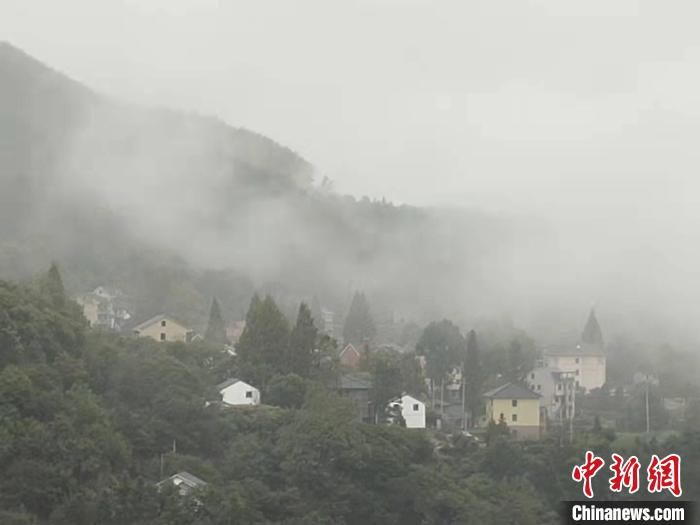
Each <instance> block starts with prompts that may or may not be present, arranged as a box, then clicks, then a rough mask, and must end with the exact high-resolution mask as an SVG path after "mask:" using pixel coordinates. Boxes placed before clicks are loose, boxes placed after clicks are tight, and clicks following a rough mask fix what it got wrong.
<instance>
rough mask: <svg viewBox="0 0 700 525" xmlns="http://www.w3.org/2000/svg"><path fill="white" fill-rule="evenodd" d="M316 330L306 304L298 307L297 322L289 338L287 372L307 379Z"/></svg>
mask: <svg viewBox="0 0 700 525" xmlns="http://www.w3.org/2000/svg"><path fill="white" fill-rule="evenodd" d="M317 336H318V329H317V328H316V327H315V326H314V320H313V318H312V317H311V310H309V307H308V306H307V305H306V303H301V304H300V305H299V313H298V314H297V322H296V325H294V329H293V330H292V334H291V336H290V337H289V349H288V352H287V371H288V372H292V373H295V374H298V375H300V376H301V377H308V376H309V374H310V372H311V366H312V364H313V357H314V350H315V347H316V338H317Z"/></svg>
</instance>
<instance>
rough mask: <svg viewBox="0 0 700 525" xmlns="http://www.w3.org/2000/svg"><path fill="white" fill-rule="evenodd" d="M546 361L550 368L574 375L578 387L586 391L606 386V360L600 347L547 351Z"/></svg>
mask: <svg viewBox="0 0 700 525" xmlns="http://www.w3.org/2000/svg"><path fill="white" fill-rule="evenodd" d="M544 360H545V363H546V366H548V367H550V368H553V369H556V370H561V371H563V372H571V373H573V375H574V379H575V382H576V386H580V387H581V388H583V389H584V390H586V391H589V390H592V389H594V388H600V387H602V386H603V385H604V384H605V381H606V377H605V375H606V374H605V369H606V359H605V354H604V353H603V350H602V348H601V347H600V346H598V345H590V344H578V345H576V346H575V347H574V348H571V349H558V350H553V351H552V350H545V352H544Z"/></svg>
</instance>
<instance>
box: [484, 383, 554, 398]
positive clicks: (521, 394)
mask: <svg viewBox="0 0 700 525" xmlns="http://www.w3.org/2000/svg"><path fill="white" fill-rule="evenodd" d="M483 396H484V397H487V398H489V399H539V398H540V397H541V396H540V395H539V394H537V393H535V392H533V391H532V390H530V389H529V388H527V387H524V386H522V385H518V384H517V383H506V384H505V385H501V386H499V387H497V388H494V389H493V390H489V391H488V392H485V393H484V394H483Z"/></svg>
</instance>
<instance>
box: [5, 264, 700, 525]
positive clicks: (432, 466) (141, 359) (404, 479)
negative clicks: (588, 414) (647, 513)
mask: <svg viewBox="0 0 700 525" xmlns="http://www.w3.org/2000/svg"><path fill="white" fill-rule="evenodd" d="M256 312H258V314H259V315H260V317H261V318H270V317H272V318H275V319H276V321H275V323H277V326H279V327H283V329H284V330H287V332H286V333H287V334H288V335H289V337H288V339H287V340H288V341H289V346H288V347H286V348H284V349H279V350H276V349H275V348H273V346H272V345H267V346H265V342H264V341H259V340H257V341H252V340H250V338H252V337H254V336H255V331H253V332H251V335H250V336H247V337H248V339H249V340H248V341H246V339H245V338H243V339H242V342H241V343H242V346H241V352H240V354H241V355H239V356H237V357H234V356H231V355H230V354H229V353H227V352H223V351H222V350H221V345H219V344H214V343H212V342H206V341H204V342H202V343H198V344H194V345H184V344H181V343H165V344H163V343H157V342H155V341H152V340H150V339H147V338H133V337H123V336H119V335H116V334H107V333H97V332H90V331H88V330H87V329H86V325H85V321H84V319H83V318H82V315H81V313H80V311H79V308H78V307H77V305H76V304H75V303H73V302H72V301H70V300H69V299H68V298H67V297H66V296H65V292H64V290H63V286H62V282H61V277H60V275H59V273H58V271H57V270H56V268H55V267H53V268H52V270H51V271H50V272H49V273H48V274H46V275H44V276H41V277H40V278H37V279H34V281H33V282H32V283H28V284H15V283H10V282H0V349H2V351H1V352H0V422H1V424H0V467H1V468H2V471H3V472H4V476H3V477H2V480H1V481H0V483H1V486H0V509H2V510H0V521H2V523H6V524H8V525H9V524H12V525H15V524H16V525H19V524H31V523H51V524H66V525H68V524H70V525H83V524H85V525H88V524H90V525H93V524H94V525H97V524H100V525H110V524H115V525H116V524H122V525H127V524H128V525H135V524H143V525H146V524H168V525H172V524H183V525H184V524H207V525H209V524H234V523H251V524H252V523H261V524H263V523H268V524H273V523H279V524H282V523H284V524H302V523H303V524H324V523H327V524H331V523H333V524H337V523H346V524H349V525H351V524H364V523H386V524H392V523H395V524H402V525H406V524H409V525H410V524H436V525H437V524H450V523H454V524H457V523H459V524H467V523H475V524H477V523H478V524H489V523H494V524H501V523H519V524H542V523H556V522H557V514H556V513H557V510H558V502H559V501H561V500H563V499H575V498H579V497H580V489H579V487H578V486H576V485H575V484H574V483H572V481H571V478H570V474H569V473H570V472H571V467H572V465H573V464H575V463H577V462H579V461H580V460H581V458H582V451H583V450H585V449H588V448H591V449H593V450H596V451H597V452H599V453H601V454H606V453H607V454H609V453H610V451H611V446H612V442H613V440H614V439H615V435H614V432H612V431H610V430H606V429H604V428H600V426H599V425H598V426H596V425H594V426H593V427H591V428H589V429H588V430H586V431H584V432H581V433H580V434H578V437H577V441H576V442H574V443H573V444H569V443H566V442H565V441H561V440H557V439H556V437H553V438H552V439H551V440H545V441H543V442H537V443H529V444H528V443H519V442H514V441H512V440H511V438H510V437H509V433H508V431H507V429H502V428H500V425H493V426H492V427H489V429H488V431H487V433H486V437H485V440H484V441H482V442H480V443H479V442H476V441H474V440H473V439H471V438H469V437H468V436H465V435H462V434H461V433H454V434H447V433H444V432H436V431H428V430H415V429H406V428H402V427H401V426H400V425H383V424H379V425H370V424H364V423H359V422H357V421H356V419H355V418H354V416H353V411H352V408H351V406H350V405H349V404H348V401H347V400H346V399H344V398H341V397H338V396H337V395H336V394H334V392H333V390H332V389H329V388H328V384H329V383H328V381H327V380H326V379H327V377H325V376H326V374H328V373H333V372H332V369H331V370H321V369H319V368H318V366H317V365H318V363H317V362H316V361H315V360H314V358H313V357H311V358H309V359H307V358H306V357H308V356H309V354H305V352H304V351H303V349H304V348H308V341H310V340H311V338H314V337H316V336H317V335H318V334H317V333H316V332H315V330H314V326H313V319H312V318H311V316H310V315H309V312H308V309H307V308H305V307H302V308H300V311H299V315H298V319H297V322H296V324H294V325H291V324H289V323H288V322H287V321H286V319H284V318H283V316H280V314H279V311H278V310H277V311H276V307H275V306H274V303H272V302H271V300H270V299H269V298H265V299H260V298H254V299H253V302H252V303H251V312H249V315H250V316H255V315H258V314H256ZM216 319H217V315H216V313H215V315H213V320H214V324H216V322H217V321H216ZM268 332H269V331H267V330H265V331H261V332H259V333H268ZM210 336H211V337H215V326H213V327H212V331H211V332H210ZM305 340H306V341H307V343H304V341H305ZM247 344H251V345H256V346H260V345H262V346H265V348H267V349H268V350H267V351H269V352H270V353H271V354H272V353H274V352H275V351H280V352H282V353H283V355H285V356H287V357H288V358H287V359H284V360H277V361H276V362H275V363H274V367H275V368H274V369H270V368H268V367H267V366H266V362H260V364H261V365H262V368H254V369H253V370H250V369H249V370H246V369H245V368H246V363H252V364H253V366H255V363H256V361H255V360H254V359H253V360H251V358H250V357H249V356H246V349H245V346H246V345H247ZM281 355H282V354H281ZM321 361H322V360H321ZM268 363H269V362H268ZM370 368H373V367H370ZM374 369H375V370H380V367H379V368H377V367H374ZM374 373H377V372H374ZM231 374H243V375H246V374H247V376H248V377H250V376H251V374H267V376H266V377H265V378H261V380H263V381H267V386H266V387H265V389H264V391H263V403H264V404H263V405H261V406H259V407H251V408H238V409H223V408H222V407H220V406H219V405H218V404H217V403H216V402H215V400H216V398H217V395H218V392H217V390H216V388H215V386H214V385H216V384H217V383H218V382H219V381H220V380H221V379H222V378H226V377H230V375H231ZM268 377H269V378H270V380H269V381H268V380H267V378H268ZM377 395H380V394H379V393H377ZM689 421H692V422H693V423H692V424H689V425H688V426H687V428H686V429H685V430H684V431H682V432H679V433H678V434H675V435H673V436H672V437H669V438H668V441H667V442H656V441H652V442H645V441H640V440H639V439H637V440H636V441H635V442H633V443H628V444H627V445H625V446H622V447H620V446H619V444H618V445H617V446H616V447H615V449H614V450H616V451H618V452H620V453H632V452H634V453H637V454H638V455H639V457H640V460H642V461H643V458H646V457H648V456H649V454H651V453H652V452H654V453H657V454H660V453H662V452H663V451H666V450H668V451H673V452H677V453H680V454H681V455H682V457H683V461H684V473H683V482H684V490H685V493H686V494H691V495H692V494H697V493H698V491H699V490H700V470H698V466H700V457H698V453H699V452H700V442H699V441H698V439H699V436H700V428H697V421H700V418H689ZM693 425H695V426H694V427H693ZM183 470H184V471H187V472H190V473H192V474H194V475H195V476H197V477H199V478H201V479H202V480H205V481H206V483H207V485H206V487H204V488H203V489H200V490H197V491H196V492H194V493H192V494H190V495H188V496H181V495H180V494H178V493H177V492H176V491H174V490H168V489H167V487H162V486H161V487H160V488H159V487H157V486H156V483H157V482H158V481H159V480H162V479H164V478H166V477H167V476H169V475H171V474H173V473H176V472H179V471H183ZM595 482H596V483H598V482H600V483H606V481H605V480H603V479H596V480H595ZM601 486H602V485H601ZM599 491H600V493H601V495H603V497H610V493H608V492H606V491H604V490H602V489H599ZM646 497H647V498H648V497H649V496H648V495H646ZM504 501H508V505H503V502H504Z"/></svg>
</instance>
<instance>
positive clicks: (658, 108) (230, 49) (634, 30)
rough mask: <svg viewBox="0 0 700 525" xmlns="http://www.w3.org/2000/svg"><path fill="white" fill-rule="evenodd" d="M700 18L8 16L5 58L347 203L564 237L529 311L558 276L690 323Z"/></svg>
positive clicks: (529, 7) (495, 4) (546, 0)
mask: <svg viewBox="0 0 700 525" xmlns="http://www.w3.org/2000/svg"><path fill="white" fill-rule="evenodd" d="M699 16H700V4H698V3H697V2H691V1H689V0H673V1H672V2H660V1H658V0H586V1H578V0H577V1H566V0H507V1H497V0H484V1H474V0H468V1H464V0H460V1H443V2H437V1H436V2H429V1H427V0H356V1H354V2H351V1H346V0H343V1H340V0H337V1H331V0H294V1H290V0H279V1H271V0H250V1H247V2H243V1H235V0H227V1H225V0H112V1H106V0H61V1H60V2H58V1H54V0H0V39H6V40H8V41H10V42H11V43H13V44H14V45H16V46H18V47H20V48H22V49H24V50H25V51H26V52H28V53H30V54H32V55H34V56H35V57H37V58H39V59H40V60H42V61H44V62H46V63H47V64H50V65H51V66H53V67H54V68H57V69H59V70H61V71H63V72H65V73H67V74H68V75H70V76H72V77H73V78H75V79H77V80H79V81H81V82H83V83H85V84H87V85H89V86H91V87H93V88H95V89H97V90H98V91H101V92H104V93H107V94H109V95H113V96H115V97H117V98H120V99H125V100H128V101H132V102H138V103H142V104H147V105H154V104H156V105H165V106H169V107H174V108H180V109H184V110H191V111H197V112H200V113H206V114H213V115H217V116H219V117H221V118H222V119H224V120H226V121H227V122H229V123H231V124H233V125H236V126H244V127H247V128H250V129H252V130H255V131H258V132H260V133H263V134H265V135H268V136H270V137H272V138H273V139H275V140H277V141H278V142H281V143H282V144H285V145H287V146H289V147H291V148H292V149H294V150H296V151H298V152H299V153H301V154H302V155H303V156H305V157H306V158H307V159H308V160H310V161H311V162H313V163H314V164H315V165H316V166H317V167H318V169H319V172H320V173H321V174H322V175H326V176H328V177H330V178H331V179H333V180H334V181H335V183H336V187H337V189H338V190H340V191H343V192H349V193H352V194H355V195H357V196H360V195H365V194H366V195H370V196H372V197H381V196H386V197H387V198H389V199H390V200H393V201H396V202H409V203H415V204H452V205H462V206H469V207H474V208H480V209H484V210H488V211H494V212H506V213H508V214H527V215H534V216H539V217H543V218H545V219H552V223H553V224H556V225H557V229H558V235H560V239H561V242H560V245H559V246H555V247H554V248H553V249H552V255H551V256H550V255H549V254H539V255H540V260H539V261H538V262H536V263H535V262H530V263H529V265H530V266H531V267H533V268H534V269H535V270H536V271H535V272H534V273H533V274H534V275H538V276H539V277H538V278H537V279H536V280H534V281H533V282H532V283H530V284H529V287H528V289H529V290H530V292H529V293H531V294H532V293H537V291H538V290H539V292H540V293H543V294H546V293H560V292H562V290H554V289H552V290H550V288H557V286H552V284H551V282H549V276H547V275H544V276H543V275H542V272H543V271H545V272H550V273H551V272H556V271H562V269H565V270H566V271H567V272H568V277H567V279H571V278H573V279H574V280H576V279H577V278H576V276H577V275H580V276H581V277H583V276H584V275H586V276H587V277H588V281H581V283H582V284H581V286H582V287H584V288H587V286H588V284H587V283H588V282H591V283H595V284H596V286H597V288H596V289H591V292H590V294H588V296H590V302H591V303H594V302H596V301H598V300H599V299H600V298H601V297H602V296H603V294H604V291H605V290H608V289H610V290H612V291H611V294H612V295H614V296H615V297H616V298H617V300H618V301H624V304H620V305H618V310H620V311H623V310H631V309H633V308H641V309H644V308H646V305H648V304H650V303H654V304H656V305H657V309H659V310H663V311H664V312H666V313H668V315H673V314H671V313H670V312H672V311H673V310H675V311H681V310H683V311H685V313H686V314H687V315H688V318H689V319H696V318H697V314H700V307H699V306H698V305H700V300H699V297H700V282H697V281H698V280H697V279H696V278H695V275H696V273H697V268H698V266H700V250H698V248H697V246H698V241H699V240H700V213H699V212H698V209H699V208H698V204H699V202H698V201H700V181H699V180H698V176H697V174H698V169H697V168H698V164H699V162H698V160H700V159H699V157H700V149H699V148H698V143H700V97H698V96H697V94H698V93H700V32H698V31H697V27H696V26H697V20H698V17H699ZM533 260H534V259H533ZM514 264H515V265H516V268H518V267H519V266H518V262H517V261H515V262H514ZM527 264H528V263H524V264H523V265H522V266H523V268H524V269H523V271H522V275H525V276H527V275H530V273H529V272H531V270H532V269H531V268H528V267H527ZM550 268H551V269H552V270H551V271H550V270H548V269H550ZM572 276H573V277H572ZM548 282H549V285H548V284H547V283H548ZM559 288H561V287H559ZM584 295H586V294H585V293H584ZM588 296H587V297H588ZM521 300H522V301H523V303H524V304H525V305H527V304H529V303H528V301H530V300H531V297H530V296H528V295H523V296H522V298H521ZM586 300H588V299H586ZM579 302H580V301H579ZM693 326H694V324H693Z"/></svg>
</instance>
